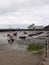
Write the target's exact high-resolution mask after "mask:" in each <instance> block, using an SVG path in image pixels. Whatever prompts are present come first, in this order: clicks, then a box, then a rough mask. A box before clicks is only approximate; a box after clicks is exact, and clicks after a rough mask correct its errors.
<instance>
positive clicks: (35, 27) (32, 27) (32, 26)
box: [28, 24, 43, 29]
mask: <svg viewBox="0 0 49 65" xmlns="http://www.w3.org/2000/svg"><path fill="white" fill-rule="evenodd" d="M28 29H43V26H35V25H34V24H31V25H30V26H28Z"/></svg>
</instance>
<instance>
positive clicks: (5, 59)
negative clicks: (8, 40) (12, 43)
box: [0, 44, 33, 65]
mask: <svg viewBox="0 0 49 65" xmlns="http://www.w3.org/2000/svg"><path fill="white" fill-rule="evenodd" d="M0 46H3V47H4V45H3V44H2V45H1V44H0ZM32 63H33V61H32V55H30V54H28V53H27V52H26V51H25V50H5V49H4V48H3V49H0V65H32Z"/></svg>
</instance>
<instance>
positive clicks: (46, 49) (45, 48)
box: [45, 41, 47, 58]
mask: <svg viewBox="0 0 49 65" xmlns="http://www.w3.org/2000/svg"><path fill="white" fill-rule="evenodd" d="M45 57H46V58H47V41H46V43H45Z"/></svg>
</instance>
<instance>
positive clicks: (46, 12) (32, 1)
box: [0, 0, 49, 25]
mask: <svg viewBox="0 0 49 65" xmlns="http://www.w3.org/2000/svg"><path fill="white" fill-rule="evenodd" d="M32 23H34V24H36V25H48V24H49V0H0V24H32Z"/></svg>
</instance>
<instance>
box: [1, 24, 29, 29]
mask: <svg viewBox="0 0 49 65" xmlns="http://www.w3.org/2000/svg"><path fill="white" fill-rule="evenodd" d="M27 27H28V25H27V24H0V29H9V28H14V29H16V28H17V29H19V28H20V29H27Z"/></svg>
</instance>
